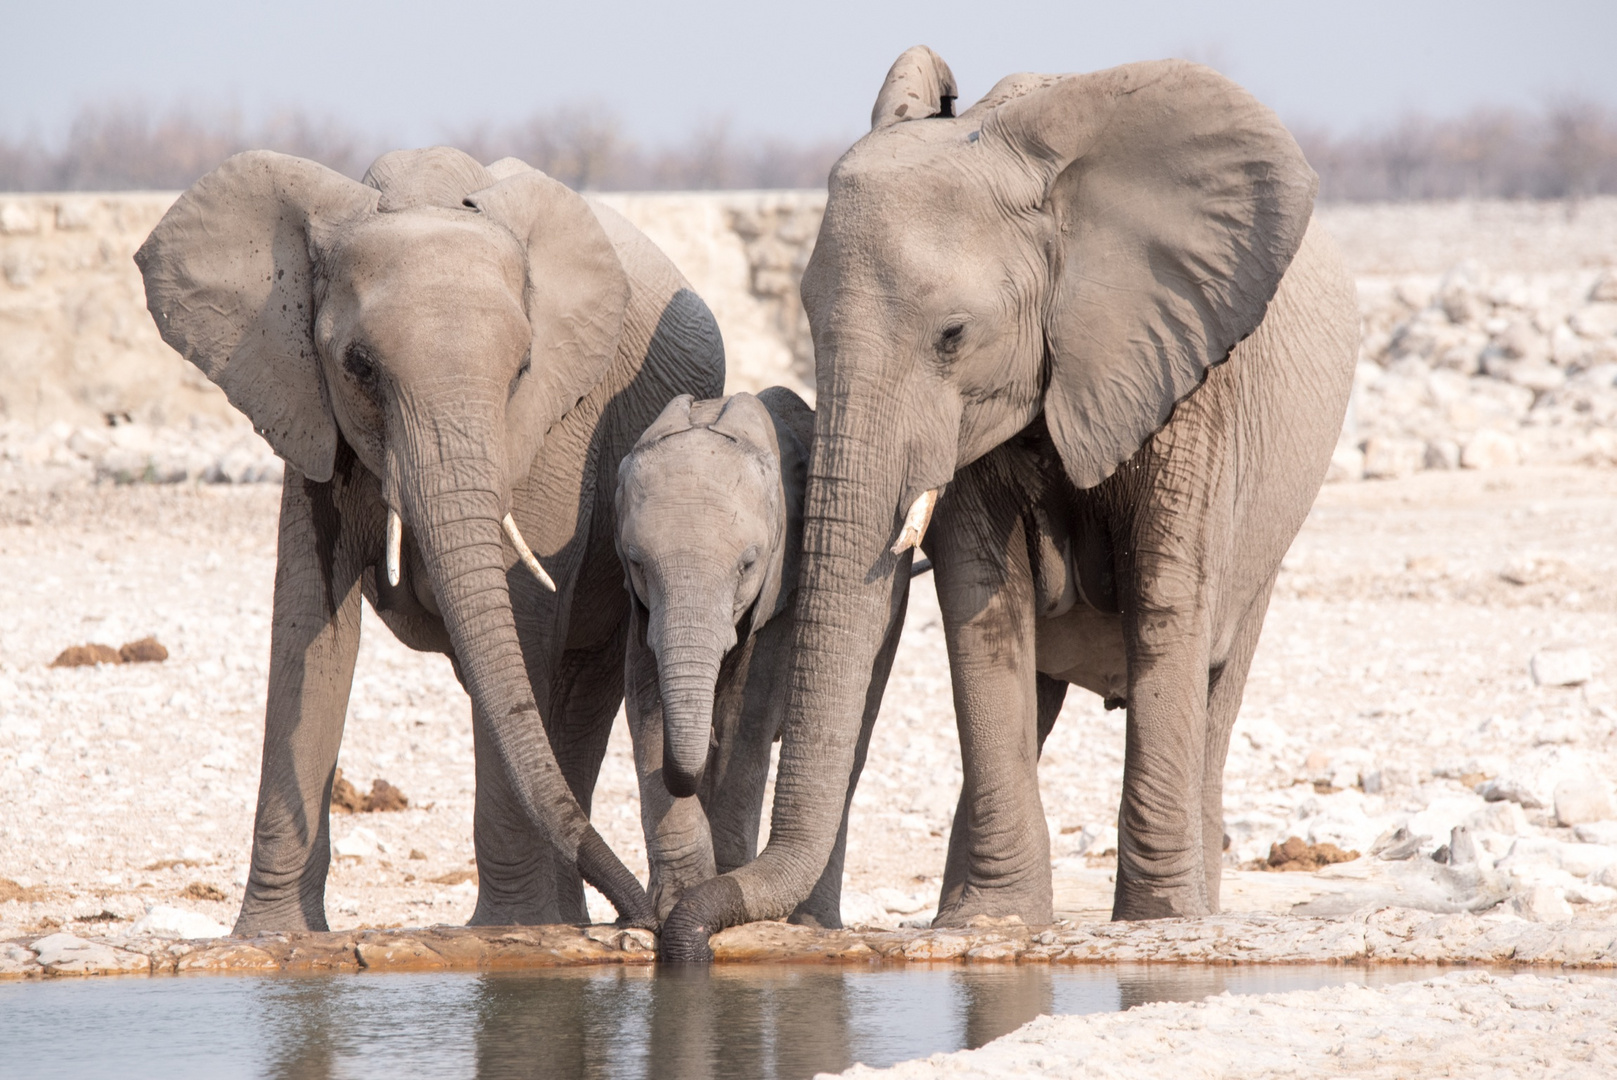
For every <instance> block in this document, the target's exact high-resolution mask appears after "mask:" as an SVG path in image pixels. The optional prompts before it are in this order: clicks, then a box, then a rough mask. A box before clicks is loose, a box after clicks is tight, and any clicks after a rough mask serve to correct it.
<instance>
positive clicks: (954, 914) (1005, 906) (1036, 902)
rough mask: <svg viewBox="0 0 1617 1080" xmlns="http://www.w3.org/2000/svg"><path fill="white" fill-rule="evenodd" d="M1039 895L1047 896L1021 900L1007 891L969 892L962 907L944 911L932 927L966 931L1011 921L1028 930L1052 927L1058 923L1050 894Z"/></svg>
mask: <svg viewBox="0 0 1617 1080" xmlns="http://www.w3.org/2000/svg"><path fill="white" fill-rule="evenodd" d="M1039 892H1042V894H1043V895H1042V896H1040V895H1038V894H1037V893H1035V894H1034V895H1027V894H1023V895H1021V896H1017V895H1016V894H1014V893H1011V894H1007V893H1006V891H1005V890H1003V889H995V890H992V891H991V892H978V891H972V890H968V892H967V895H966V897H964V898H962V899H961V900H960V901H959V902H958V903H955V904H949V905H947V906H944V907H940V908H939V909H938V913H937V915H936V916H935V917H934V918H933V919H932V926H933V927H934V928H935V929H939V930H941V929H944V928H951V929H962V928H965V927H968V926H974V925H982V923H984V922H1003V921H1005V920H1007V919H1020V920H1021V921H1022V922H1023V923H1025V924H1026V925H1028V926H1048V925H1049V924H1050V923H1053V922H1055V921H1056V917H1055V910H1054V908H1053V906H1052V905H1051V903H1050V890H1049V888H1048V887H1046V888H1044V889H1042V890H1039Z"/></svg>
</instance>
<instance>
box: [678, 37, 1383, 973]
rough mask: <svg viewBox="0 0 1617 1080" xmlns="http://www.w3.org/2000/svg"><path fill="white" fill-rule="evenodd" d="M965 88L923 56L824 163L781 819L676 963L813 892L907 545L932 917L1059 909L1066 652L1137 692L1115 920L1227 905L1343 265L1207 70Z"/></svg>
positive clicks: (1111, 688)
mask: <svg viewBox="0 0 1617 1080" xmlns="http://www.w3.org/2000/svg"><path fill="white" fill-rule="evenodd" d="M957 96H958V95H957V91H956V84H955V79H954V76H953V74H952V73H951V72H950V71H949V68H948V66H947V65H946V64H945V63H944V62H943V61H942V59H941V58H939V57H938V56H937V54H936V53H934V52H932V50H930V49H928V48H926V47H925V46H918V47H916V48H914V49H911V50H910V51H908V52H906V53H904V54H903V55H902V56H901V57H900V58H899V60H898V61H897V62H896V63H895V64H894V65H893V67H892V69H891V71H890V72H889V73H888V76H887V79H886V81H885V83H884V85H883V86H882V88H881V91H880V93H879V95H878V96H877V99H876V103H875V107H874V110H873V112H872V123H871V130H870V131H869V132H868V133H867V134H866V135H865V136H864V137H863V138H861V139H860V140H859V141H858V142H857V143H856V144H855V145H854V146H853V147H852V148H851V149H850V150H849V151H848V152H847V153H846V154H844V155H843V157H842V158H841V159H840V160H839V161H838V162H837V163H836V165H835V167H834V168H833V170H832V172H831V177H830V185H829V195H828V200H827V205H826V210H825V216H824V219H823V221H822V224H821V227H820V232H819V236H818V239H817V241H816V246H815V248H814V251H813V254H812V256H811V258H810V260H809V263H808V265H807V267H806V269H805V272H804V277H803V282H802V294H803V302H804V306H805V309H806V312H807V315H808V318H809V324H810V329H811V332H812V334H813V340H814V349H815V360H816V380H817V387H818V395H819V398H818V404H817V407H816V412H815V434H814V446H813V451H812V454H811V458H810V464H809V473H808V476H809V479H808V485H807V492H806V503H805V509H804V515H803V553H802V561H801V566H800V569H799V582H798V597H797V621H796V628H795V633H794V639H793V644H792V670H791V673H790V678H789V680H788V682H787V702H786V715H785V717H784V719H783V721H782V729H781V749H780V764H779V767H778V772H777V775H776V781H775V784H776V787H775V803H774V815H773V826H772V829H771V833H770V837H769V842H768V844H767V845H766V846H765V848H764V850H763V851H762V852H761V853H760V854H759V855H758V857H757V858H756V859H755V860H753V861H752V862H751V863H749V864H748V865H746V866H744V867H741V868H739V869H737V870H735V871H732V872H731V873H729V874H726V875H721V876H719V877H717V878H714V879H712V880H711V881H708V882H704V883H703V884H701V885H699V886H697V887H695V888H693V889H690V890H688V891H687V892H686V893H685V895H684V896H683V897H682V898H681V900H680V902H679V903H678V904H677V905H676V906H675V908H674V910H673V911H672V912H670V914H669V916H668V918H667V920H666V921H665V922H664V924H663V929H662V948H663V955H664V957H665V958H668V959H671V960H702V959H705V958H707V957H709V956H710V955H711V953H710V951H709V949H708V946H707V937H708V935H709V934H711V933H712V932H715V931H717V930H719V929H722V928H723V927H725V926H730V925H734V924H735V923H737V922H744V921H749V920H757V919H769V918H779V917H783V916H786V915H787V914H788V913H790V912H792V911H793V909H794V906H795V905H796V904H797V903H798V902H799V901H800V900H801V899H802V898H803V897H804V896H805V895H807V894H808V892H809V890H810V888H811V887H812V886H813V884H814V882H815V881H816V879H817V876H818V875H819V873H820V868H821V867H822V866H824V865H825V861H826V859H827V857H828V854H829V853H830V852H831V850H832V848H833V844H834V842H835V837H836V834H837V829H838V825H837V813H838V810H839V809H840V808H841V807H842V805H843V793H844V792H845V791H847V790H849V789H851V788H852V786H853V785H854V784H855V783H856V782H857V779H858V771H859V768H860V765H861V762H862V757H863V754H862V752H861V751H862V747H863V746H864V745H865V744H866V741H867V740H868V738H869V733H868V730H867V726H868V724H869V722H870V720H869V714H870V709H869V708H868V704H869V701H870V700H871V699H872V698H874V699H878V700H879V698H880V696H881V693H882V690H883V689H884V685H885V681H886V677H887V672H888V665H889V662H890V655H889V653H888V649H889V642H890V640H891V637H892V635H893V633H894V628H895V627H896V626H897V625H898V623H899V622H901V621H902V619H903V615H904V608H905V602H906V600H907V595H908V575H907V574H906V573H904V572H903V571H904V570H905V569H906V568H907V567H908V566H909V564H910V562H911V560H912V559H913V558H914V553H915V551H916V549H917V548H919V549H920V550H922V551H924V552H925V553H926V554H927V555H928V556H929V557H930V559H931V560H932V563H933V573H934V576H935V581H936V586H937V591H938V598H939V606H940V609H941V613H942V618H943V625H944V634H945V640H946V645H947V651H948V656H949V663H950V673H951V678H952V682H953V689H954V704H955V711H956V720H957V723H958V726H959V731H960V741H961V752H962V768H963V771H964V781H963V785H962V790H961V793H960V799H959V803H958V805H957V808H956V812H955V818H954V827H953V832H952V834H951V836H950V839H949V844H948V855H947V862H946V865H945V871H944V879H943V884H942V888H941V893H940V898H939V907H938V913H937V916H936V925H940V926H951V925H959V924H963V923H966V922H969V921H970V920H971V919H973V918H976V917H980V916H993V917H1004V916H1011V915H1015V916H1019V917H1020V918H1022V919H1023V920H1024V921H1026V922H1029V923H1041V922H1049V921H1050V920H1051V918H1052V915H1053V912H1052V908H1053V901H1052V896H1051V883H1050V863H1049V855H1048V852H1049V836H1048V833H1047V826H1046V824H1045V820H1044V817H1043V814H1042V809H1041V804H1040V800H1039V790H1038V783H1037V779H1038V774H1037V767H1038V757H1039V753H1040V750H1041V748H1042V742H1043V739H1042V736H1043V735H1044V734H1045V733H1047V732H1048V730H1049V729H1050V726H1051V725H1053V723H1054V722H1055V718H1056V715H1057V713H1058V712H1059V710H1060V706H1061V702H1062V699H1063V697H1064V694H1065V692H1066V689H1067V686H1068V685H1069V684H1070V683H1073V682H1076V683H1078V684H1079V685H1081V686H1086V687H1088V688H1090V689H1097V690H1100V691H1101V692H1103V693H1105V694H1106V695H1107V697H1108V698H1109V699H1110V700H1109V701H1108V704H1111V705H1113V706H1121V707H1126V708H1127V710H1128V715H1127V725H1126V731H1127V734H1126V749H1125V763H1124V773H1123V793H1122V799H1121V805H1120V807H1119V811H1118V829H1119V844H1118V851H1119V855H1118V866H1117V878H1116V887H1115V893H1114V902H1113V911H1112V914H1113V918H1116V919H1142V918H1155V917H1162V916H1193V915H1199V914H1203V913H1210V912H1215V911H1217V910H1218V887H1219V876H1220V864H1221V852H1220V849H1221V846H1222V844H1221V841H1222V829H1221V827H1220V826H1221V823H1222V806H1221V800H1222V794H1221V791H1222V773H1223V763H1224V758H1225V753H1226V750H1227V747H1228V740H1229V735H1230V728H1231V725H1232V724H1233V722H1234V719H1235V715H1236V713H1237V711H1238V709H1239V706H1240V700H1241V695H1242V691H1243V688H1244V683H1245V678H1246V673H1247V669H1248V666H1249V664H1250V662H1251V659H1252V653H1253V649H1254V647H1255V645H1256V642H1257V639H1258V634H1259V631H1260V629H1261V627H1262V623H1263V617H1264V614H1265V611H1266V609H1267V606H1268V598H1269V594H1270V591H1271V589H1272V586H1273V583H1274V579H1275V575H1276V573H1277V570H1278V568H1279V564H1280V560H1281V558H1282V556H1283V555H1284V553H1285V551H1286V549H1287V547H1288V546H1289V544H1290V542H1291V540H1292V539H1293V537H1294V536H1295V534H1296V532H1297V530H1298V529H1299V528H1300V527H1301V525H1302V522H1303V520H1304V518H1305V516H1306V515H1307V513H1308V510H1309V508H1310V505H1311V503H1312V501H1313V498H1314V496H1315V494H1316V492H1317V491H1318V489H1319V486H1320V484H1321V483H1322V482H1323V479H1324V476H1325V472H1326V470H1327V467H1328V464H1329V458H1330V454H1331V451H1332V449H1333V447H1334V445H1335V442H1336V439H1337V434H1338V432H1339V430H1340V427H1341V423H1342V418H1343V414H1344V412H1345V410H1346V406H1347V400H1348V393H1349V390H1350V387H1351V383H1352V371H1353V367H1354V362H1355V354H1356V351H1357V334H1358V316H1357V313H1356V310H1355V297H1354V289H1353V284H1352V282H1351V280H1350V279H1349V278H1348V276H1347V274H1346V272H1345V271H1344V269H1343V267H1342V262H1341V258H1340V256H1339V255H1338V254H1337V253H1336V250H1335V248H1334V246H1333V244H1332V242H1331V241H1330V239H1329V238H1328V237H1327V236H1326V235H1325V234H1324V232H1323V230H1321V229H1320V228H1319V227H1318V226H1317V225H1315V224H1312V223H1311V222H1312V218H1313V199H1314V194H1315V191H1316V188H1317V183H1318V182H1317V178H1316V177H1315V175H1314V173H1313V171H1312V170H1311V169H1310V168H1309V167H1308V163H1307V162H1306V161H1305V160H1304V157H1303V154H1302V152H1301V150H1300V149H1299V148H1298V146H1297V144H1296V142H1295V140H1293V139H1292V137H1291V135H1290V134H1289V133H1288V132H1287V131H1286V129H1285V128H1284V126H1283V125H1282V124H1281V123H1280V121H1279V120H1278V118H1276V117H1275V116H1274V114H1273V113H1272V112H1270V111H1269V110H1268V109H1267V108H1265V107H1264V106H1263V105H1261V104H1259V103H1258V102H1257V101H1256V100H1255V99H1254V98H1253V97H1252V96H1251V95H1249V94H1248V93H1247V92H1246V91H1244V90H1242V89H1241V88H1240V87H1238V86H1236V85H1235V84H1234V83H1232V82H1230V81H1229V80H1228V79H1225V78H1224V77H1223V76H1221V75H1219V74H1217V73H1216V72H1214V71H1211V70H1209V69H1207V68H1205V67H1202V66H1199V65H1196V64H1192V63H1188V62H1184V61H1175V60H1168V61H1154V62H1146V63H1136V64H1127V65H1124V66H1121V67H1117V68H1113V69H1110V70H1106V71H1100V72H1093V73H1086V74H1073V75H1060V76H1051V75H1030V74H1019V75H1012V76H1009V77H1007V78H1005V79H1003V80H1001V81H1000V82H999V83H998V84H996V85H995V86H994V87H993V88H992V89H991V90H990V91H989V92H988V94H987V96H985V97H984V98H983V99H982V100H980V101H978V102H977V103H976V104H975V105H973V106H972V107H971V108H969V109H967V110H966V111H964V112H962V113H960V114H959V115H956V114H955V108H954V102H955V99H956V97H957ZM934 518H935V520H934ZM929 526H930V528H929Z"/></svg>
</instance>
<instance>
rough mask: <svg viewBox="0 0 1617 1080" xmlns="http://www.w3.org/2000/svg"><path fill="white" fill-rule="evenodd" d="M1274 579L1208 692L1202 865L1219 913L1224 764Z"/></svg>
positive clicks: (1214, 673) (1213, 674)
mask: <svg viewBox="0 0 1617 1080" xmlns="http://www.w3.org/2000/svg"><path fill="white" fill-rule="evenodd" d="M1273 589H1274V576H1273V575H1271V576H1270V578H1269V580H1268V582H1266V583H1265V584H1264V586H1263V588H1262V589H1261V590H1260V591H1259V592H1258V595H1257V597H1256V598H1255V599H1254V600H1253V601H1252V605H1251V607H1249V608H1248V609H1247V610H1246V612H1245V613H1244V614H1243V615H1242V616H1241V621H1240V623H1239V625H1238V626H1237V627H1236V631H1235V637H1234V639H1233V641H1232V642H1231V644H1230V649H1229V653H1228V655H1227V656H1225V658H1224V661H1223V663H1221V664H1220V665H1219V666H1218V667H1216V668H1214V669H1213V670H1212V671H1211V672H1209V677H1208V684H1209V685H1208V689H1207V750H1206V757H1205V758H1204V759H1203V762H1202V862H1203V865H1204V867H1205V868H1206V873H1207V903H1208V910H1210V911H1213V912H1217V911H1218V910H1219V903H1218V897H1219V883H1220V882H1221V881H1222V880H1223V876H1224V759H1225V758H1226V757H1228V756H1229V751H1230V732H1231V731H1232V730H1233V729H1234V727H1235V718H1236V716H1237V715H1239V713H1240V711H1241V698H1242V696H1243V695H1244V694H1245V692H1246V676H1247V672H1248V671H1250V670H1251V668H1252V654H1253V653H1255V652H1256V651H1257V648H1258V637H1259V635H1260V634H1262V632H1263V618H1264V616H1265V615H1266V614H1267V613H1268V610H1269V593H1270V591H1271V590H1273Z"/></svg>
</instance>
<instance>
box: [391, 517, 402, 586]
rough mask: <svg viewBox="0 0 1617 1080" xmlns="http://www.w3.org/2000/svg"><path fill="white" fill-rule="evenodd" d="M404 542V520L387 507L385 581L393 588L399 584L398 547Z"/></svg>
mask: <svg viewBox="0 0 1617 1080" xmlns="http://www.w3.org/2000/svg"><path fill="white" fill-rule="evenodd" d="M403 544H404V522H403V521H401V520H399V512H398V511H397V510H395V509H393V508H392V507H391V506H390V507H388V508H387V583H388V584H389V585H391V586H393V587H394V588H397V587H398V584H399V548H400V547H401V546H402V545H403Z"/></svg>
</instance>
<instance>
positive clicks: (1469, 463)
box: [1460, 428, 1521, 469]
mask: <svg viewBox="0 0 1617 1080" xmlns="http://www.w3.org/2000/svg"><path fill="white" fill-rule="evenodd" d="M1520 462H1521V450H1520V449H1519V448H1518V447H1517V445H1516V440H1515V439H1513V438H1511V437H1510V436H1509V435H1506V434H1505V433H1504V432H1502V431H1495V430H1493V429H1492V428H1484V429H1482V430H1481V431H1479V432H1477V433H1476V434H1475V435H1473V436H1471V438H1470V439H1469V440H1467V441H1466V444H1465V448H1464V449H1463V450H1461V451H1460V465H1461V467H1462V468H1466V469H1503V468H1508V467H1510V466H1512V465H1516V464H1519V463H1520Z"/></svg>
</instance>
